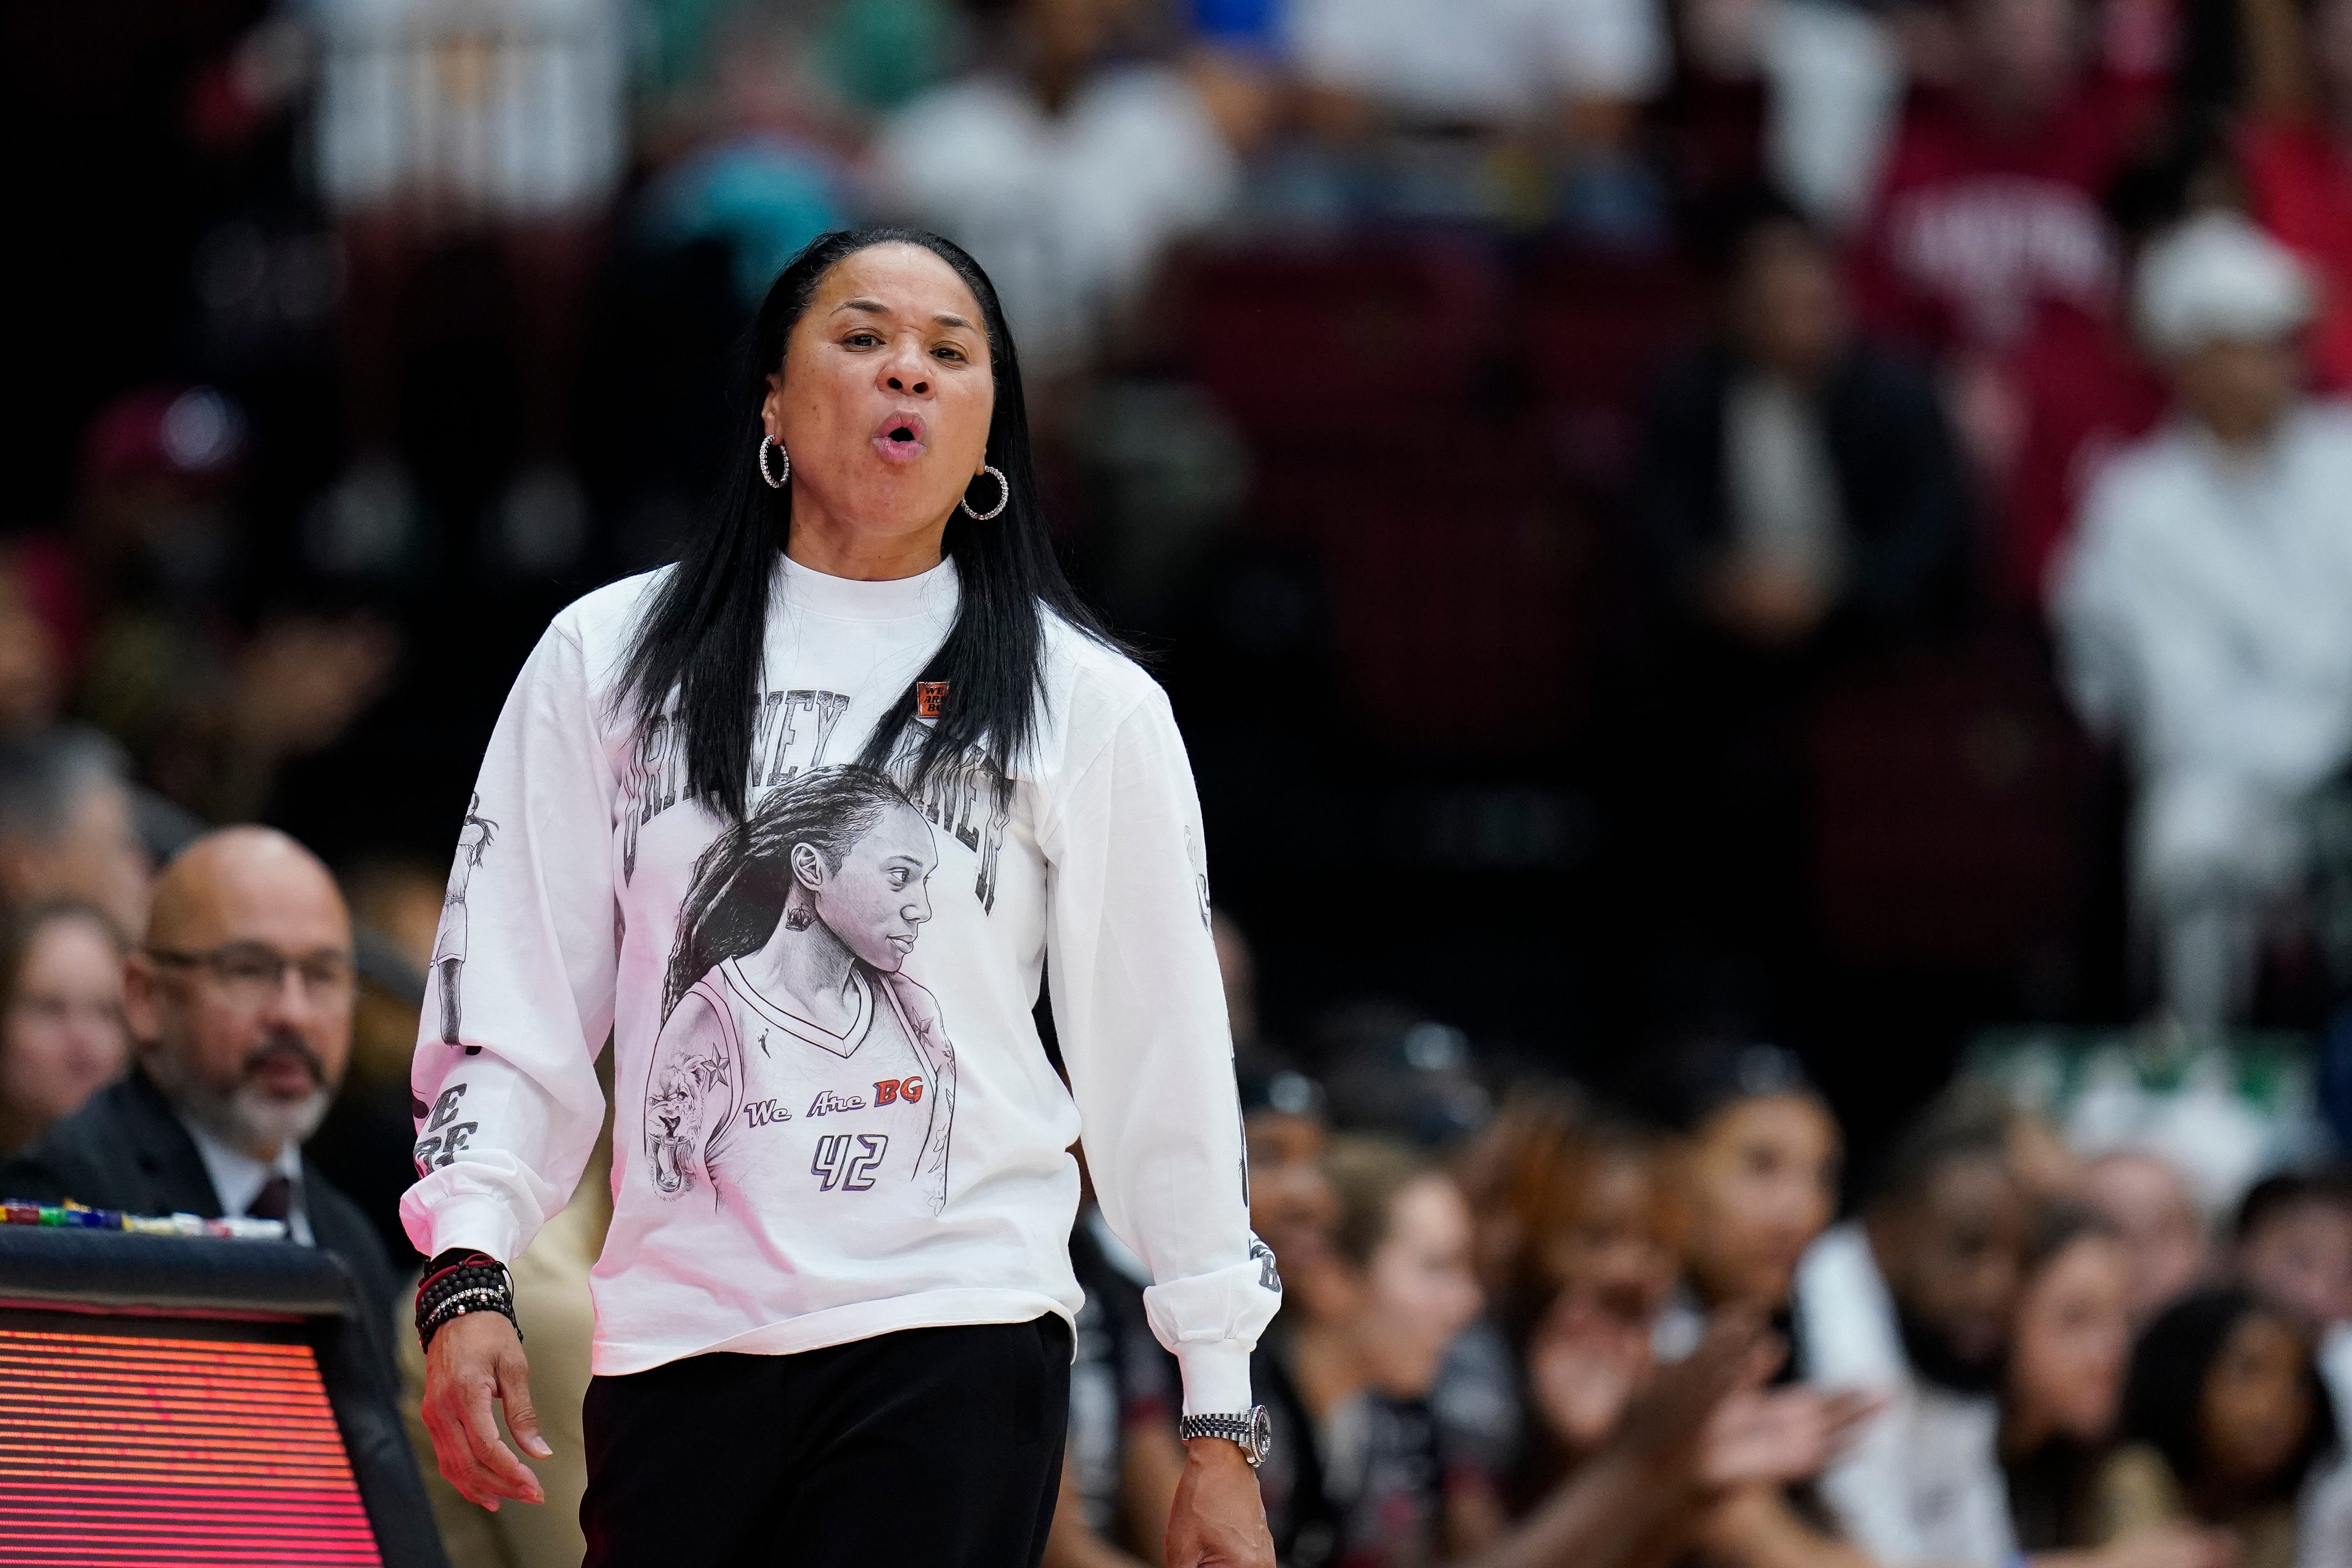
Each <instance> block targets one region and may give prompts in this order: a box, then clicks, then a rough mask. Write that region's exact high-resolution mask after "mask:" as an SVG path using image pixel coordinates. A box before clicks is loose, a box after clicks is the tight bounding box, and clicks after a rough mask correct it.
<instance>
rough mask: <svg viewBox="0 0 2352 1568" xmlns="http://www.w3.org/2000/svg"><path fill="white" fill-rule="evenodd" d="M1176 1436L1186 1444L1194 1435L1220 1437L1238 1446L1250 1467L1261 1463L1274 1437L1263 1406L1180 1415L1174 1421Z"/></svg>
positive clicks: (1263, 1461)
mask: <svg viewBox="0 0 2352 1568" xmlns="http://www.w3.org/2000/svg"><path fill="white" fill-rule="evenodd" d="M1176 1435H1177V1436H1179V1437H1181V1438H1182V1439H1183V1440H1184V1441H1186V1442H1188V1443H1189V1442H1191V1441H1192V1439H1193V1438H1195V1437H1223V1438H1224V1439H1226V1440H1227V1441H1229V1442H1231V1443H1233V1444H1234V1445H1235V1446H1236V1447H1239V1448H1240V1449H1241V1451H1242V1454H1243V1456H1244V1458H1247V1459H1248V1460H1249V1462H1250V1466H1251V1468H1256V1467H1257V1466H1259V1465H1262V1464H1264V1463H1265V1456H1266V1453H1267V1450H1268V1449H1269V1448H1271V1447H1272V1446H1273V1436H1274V1434H1273V1431H1272V1428H1271V1427H1270V1426H1269V1425H1268V1423H1267V1420H1266V1414H1265V1405H1256V1406H1255V1407H1253V1408H1251V1409H1248V1410H1238V1411H1234V1412H1231V1413H1222V1412H1221V1413H1219V1414H1216V1415H1187V1416H1184V1417H1183V1418H1182V1419H1181V1420H1179V1421H1178V1422H1177V1423H1176Z"/></svg>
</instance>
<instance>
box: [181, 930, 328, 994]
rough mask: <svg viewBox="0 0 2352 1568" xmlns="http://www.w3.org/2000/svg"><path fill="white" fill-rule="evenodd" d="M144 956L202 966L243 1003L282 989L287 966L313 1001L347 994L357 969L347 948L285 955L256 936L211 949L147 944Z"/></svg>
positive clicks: (192, 967)
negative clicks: (172, 948)
mask: <svg viewBox="0 0 2352 1568" xmlns="http://www.w3.org/2000/svg"><path fill="white" fill-rule="evenodd" d="M147 956H148V957H150V958H152V959H153V960H154V961H155V962H156V963H168V964H172V965H174V966H176V967H179V968H183V969H201V970H203V971H204V972H205V973H206V974H207V975H209V976H210V977H211V979H212V982H213V984H215V985H217V986H219V987H220V988H221V991H222V992H223V993H224V994H226V996H227V997H228V998H229V999H230V1000H231V1001H233V1002H236V1003H238V1004H239V1005H245V1006H258V1005H261V1004H263V1003H265V1002H268V1000H269V999H270V998H272V997H274V996H277V995H278V994H280V993H282V992H283V991H284V990H285V989H286V972H287V971H288V970H289V969H290V970H292V971H293V972H294V973H296V974H298V975H299V976H300V977H301V982H302V994H303V995H304V996H305V997H307V998H308V999H310V1000H311V1001H314V1002H341V1001H345V1000H347V999H348V998H349V997H350V996H351V994H352V986H353V985H354V984H356V979H357V973H358V972H357V971H356V970H355V969H354V968H353V967H352V955H351V954H350V953H348V952H334V951H333V950H332V949H322V950H320V952H310V953H305V954H303V955H302V956H301V957H300V958H289V957H287V956H286V955H285V954H284V953H282V952H278V950H277V949H276V948H274V947H269V946H267V945H265V944H263V943H261V942H230V943H228V944H227V945H226V946H225V947H216V948H214V949H213V950H212V951H211V952H172V951H170V950H169V949H166V948H160V947H151V948H149V949H147Z"/></svg>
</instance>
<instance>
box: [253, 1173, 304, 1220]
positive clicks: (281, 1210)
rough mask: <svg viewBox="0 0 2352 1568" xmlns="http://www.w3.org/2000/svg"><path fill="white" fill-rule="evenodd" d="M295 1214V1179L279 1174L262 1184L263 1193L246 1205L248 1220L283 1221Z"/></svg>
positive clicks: (259, 1193) (255, 1195)
mask: <svg viewBox="0 0 2352 1568" xmlns="http://www.w3.org/2000/svg"><path fill="white" fill-rule="evenodd" d="M293 1212H294V1179H293V1178H292V1177H291V1176H289V1175H287V1174H285V1173H282V1172H281V1173H278V1174H277V1175H274V1176H272V1177H270V1178H269V1180H268V1181H266V1182H264V1183H262V1184H261V1191H260V1192H258V1193H257V1194H254V1198H253V1201H252V1202H251V1203H249V1204H247V1205H245V1213H246V1217H247V1218H248V1219H275V1220H283V1219H284V1218H285V1217H286V1216H287V1215H289V1214H292V1213H293Z"/></svg>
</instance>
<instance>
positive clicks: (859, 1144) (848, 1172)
mask: <svg viewBox="0 0 2352 1568" xmlns="http://www.w3.org/2000/svg"><path fill="white" fill-rule="evenodd" d="M889 1147H890V1139H889V1135H888V1134H887V1133H882V1132H835V1133H829V1134H827V1135H826V1136H824V1137H823V1138H820V1139H818V1140H817V1141H816V1158H815V1159H814V1160H812V1161H810V1162H809V1174H810V1175H812V1176H822V1177H824V1181H823V1182H822V1183H821V1184H819V1185H818V1187H817V1191H819V1192H821V1193H829V1192H831V1191H833V1189H834V1188H835V1186H836V1185H837V1186H839V1187H840V1188H841V1190H842V1191H843V1192H845V1193H862V1192H864V1191H866V1189H867V1188H868V1187H871V1186H872V1185H873V1184H874V1168H875V1167H876V1166H877V1165H879V1164H880V1163H882V1156H883V1154H884V1152H887V1150H888V1149H889Z"/></svg>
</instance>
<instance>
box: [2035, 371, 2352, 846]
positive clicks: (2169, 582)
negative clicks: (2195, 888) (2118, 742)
mask: <svg viewBox="0 0 2352 1568" xmlns="http://www.w3.org/2000/svg"><path fill="white" fill-rule="evenodd" d="M2052 588H2053V593H2052V615H2053V619H2054V621H2055V622H2056V625H2057V629H2058V631H2059V634H2060V642H2061V650H2062V653H2063V660H2062V663H2063V670H2064V674H2065V677H2066V682H2067V686H2068V688H2069V689H2070V692H2071V694H2072V695H2073V697H2074V701H2075V704H2076V706H2077V707H2078V708H2079V709H2080V710H2082V711H2083V713H2084V717H2085V718H2086V719H2088V720H2089V721H2091V722H2092V724H2093V725H2094V726H2095V727H2097V728H2100V729H2103V730H2105V731H2109V732H2112V733H2116V734H2118V735H2119V736H2120V737H2121V739H2122V740H2123V741H2124V742H2126V744H2127V745H2128V746H2129V747H2130V750H2131V752H2132V754H2133V758H2134V761H2135V763H2136V764H2137V768H2138V770H2139V772H2140V773H2141V784H2142V790H2143V795H2144V800H2143V803H2142V805H2141V808H2140V813H2139V816H2140V821H2139V824H2138V826H2137V831H2136V833H2135V838H2136V841H2137V842H2136V858H2137V863H2138V868H2139V875H2140V877H2141V879H2142V880H2143V881H2144V883H2146V884H2147V885H2148V886H2151V887H2155V888H2158V889H2161V888H2165V887H2169V886H2176V885H2186V884H2194V883H2197V882H2200V881H2201V880H2204V879H2210V878H2213V877H2216V876H2221V877H2224V878H2230V877H2236V878H2242V879H2249V880H2252V881H2253V882H2256V883H2264V882H2270V881H2274V880H2276V879H2279V878H2280V877H2281V876H2282V875H2284V873H2285V871H2286V869H2287V868H2286V866H2285V865H2284V862H2285V861H2287V860H2288V859H2290V858H2291V854H2292V852H2291V850H2290V849H2289V848H2288V847H2286V845H2285V839H2286V837H2287V835H2288V827H2287V818H2288V816H2289V814H2290V813H2291V812H2292V811H2293V810H2294V807H2295V806H2296V805H2298V804H2299V803H2300V802H2301V801H2302V800H2303V799H2304V798H2305V796H2306V795H2307V794H2308V792H2310V791H2311V790H2312V789H2313V788H2315V786H2317V785H2319V784H2322V783H2324V782H2325V781H2326V779H2327V777H2328V776H2329V775H2330V774H2332V773H2335V772H2336V770H2337V769H2338V768H2340V767H2342V766H2343V765H2344V763H2345V761H2346V759H2347V756H2352V408H2347V406H2345V405H2340V404H2321V403H2315V404H2311V405H2305V407H2303V408H2301V409H2299V410H2297V411H2295V412H2294V413H2293V414H2291V415H2289V416H2287V418H2286V419H2285V420H2284V422H2283V423H2282V425H2281V427H2280V428H2279V430H2278V431H2277V433H2276V434H2275V435H2274V436H2273V437H2272V439H2271V440H2270V441H2269V443H2268V444H2267V445H2266V446H2265V447H2263V449H2262V450H2261V451H2260V452H2258V453H2254V454H2251V455H2234V454H2232V453H2231V452H2229V451H2228V450H2226V449H2225V448H2223V447H2221V444H2220V443H2219V442H2217V441H2215V440H2214V439H2213V438H2212V437H2210V435H2208V434H2206V433H2205V432H2204V431H2202V430H2201V429H2200V428H2198V427H2196V426H2192V425H2190V424H2189V423H2187V422H2186V421H2179V422H2176V423H2174V424H2172V425H2170V426H2167V427H2166V428H2164V429H2162V430H2160V431H2158V433H2157V434H2155V435H2153V436H2151V437H2148V438H2147V440H2145V441H2143V442H2141V443H2140V444H2139V445H2137V447H2133V448H2132V449H2131V450H2130V451H2128V452H2126V453H2125V454H2124V455H2123V456H2121V457H2119V458H2116V460H2115V462H2114V463H2113V464H2111V465H2110V466H2109V467H2108V468H2106V470H2105V472H2104V473H2103V474H2102V475H2101V476H2100V478H2099V479H2098V482H2097V483H2096V484H2095V486H2094V487H2093V489H2092V491H2091V494H2090V497H2089V499H2088V500H2087V501H2086V502H2085V505H2084V515H2083V519H2082V521H2081V524H2080V526H2079V527H2078V529H2077V531H2076V536H2075V539H2074V544H2073V546H2072V547H2071V548H2070V549H2069V550H2068V552H2066V554H2065V555H2064V556H2063V557H2062V558H2061V559H2060V560H2059V562H2058V563H2056V566H2055V569H2054V571H2053V576H2052Z"/></svg>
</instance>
